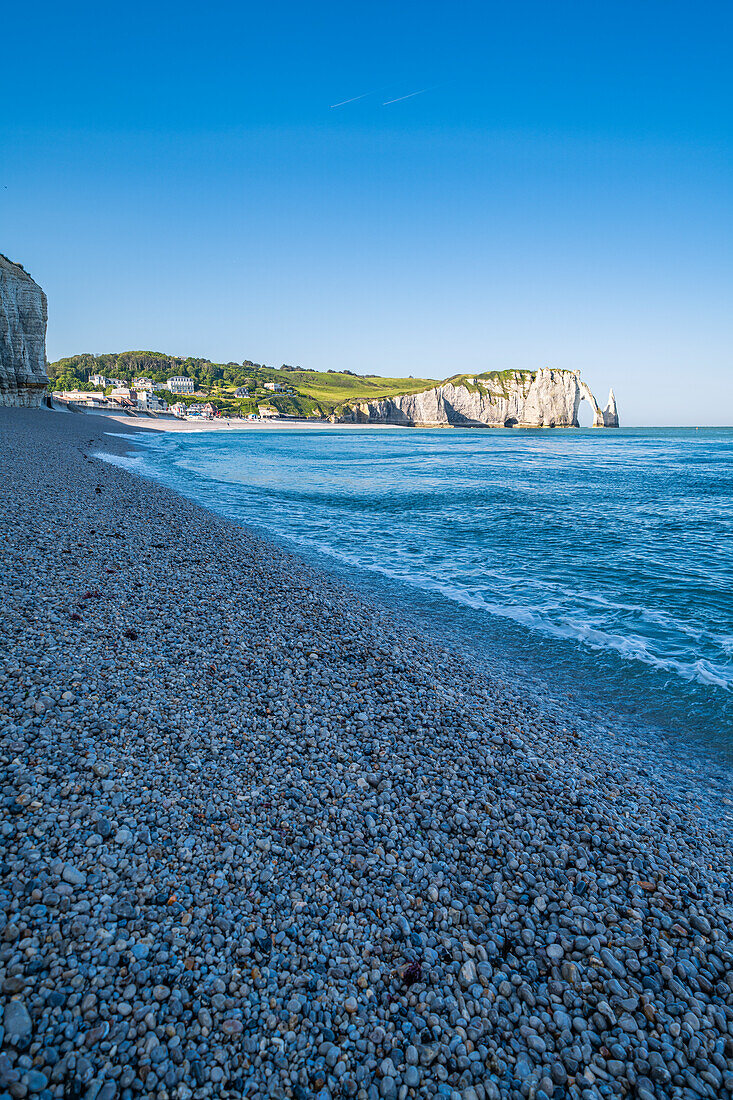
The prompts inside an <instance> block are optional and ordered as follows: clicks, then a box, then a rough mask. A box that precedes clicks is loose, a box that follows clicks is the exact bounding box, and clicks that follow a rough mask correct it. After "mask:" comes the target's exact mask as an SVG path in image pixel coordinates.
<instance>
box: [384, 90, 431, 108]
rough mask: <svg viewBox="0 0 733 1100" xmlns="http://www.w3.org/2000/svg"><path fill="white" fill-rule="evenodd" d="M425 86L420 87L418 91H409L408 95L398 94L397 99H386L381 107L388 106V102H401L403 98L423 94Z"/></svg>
mask: <svg viewBox="0 0 733 1100" xmlns="http://www.w3.org/2000/svg"><path fill="white" fill-rule="evenodd" d="M427 90H428V89H427V88H421V89H420V91H419V92H410V93H409V95H398V96H397V99H388V100H387V102H386V103H383V104H382V106H383V107H389V105H390V103H401V102H402V100H403V99H412V97H413V96H415V95H423V93H424V92H427Z"/></svg>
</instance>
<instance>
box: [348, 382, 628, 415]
mask: <svg viewBox="0 0 733 1100" xmlns="http://www.w3.org/2000/svg"><path fill="white" fill-rule="evenodd" d="M582 401H587V402H588V404H589V405H590V407H591V411H592V414H593V427H594V428H617V427H618V412H617V410H616V399H615V397H614V395H613V390H611V393H610V395H609V399H608V405H607V406H606V408H605V409H602V408H601V407H600V405H599V404H598V402H597V401H596V399H595V397H594V396H593V394H592V393H591V391H590V389H589V388H588V386H587V385H586V383H585V382H583V381H582V380H581V379H580V377H579V375H578V373H577V372H576V371H571V370H550V369H543V370H538V371H519V370H517V371H501V372H498V371H493V372H489V373H488V374H484V375H480V376H479V377H477V378H458V379H456V380H454V381H449V382H443V383H442V384H441V385H439V386H434V387H433V388H432V389H429V390H424V391H423V392H422V393H408V394H403V395H400V396H397V397H387V398H383V399H380V400H375V401H360V402H349V403H347V404H346V405H343V406H342V407H341V408H340V409H339V410H337V413H336V417H335V419H338V420H341V421H347V422H351V423H369V422H377V423H382V424H412V425H420V424H423V425H426V426H440V425H449V424H450V425H454V426H463V427H472V426H473V427H479V426H484V427H490V428H572V427H578V409H579V408H580V404H581V402H582Z"/></svg>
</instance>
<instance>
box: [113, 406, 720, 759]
mask: <svg viewBox="0 0 733 1100" xmlns="http://www.w3.org/2000/svg"><path fill="white" fill-rule="evenodd" d="M140 438H141V437H140V436H137V437H136V439H137V440H139V439H140ZM144 444H145V446H144V451H143V454H142V458H140V459H133V460H132V461H133V462H136V463H138V464H142V466H143V469H144V471H147V472H148V473H150V474H154V475H155V476H156V477H159V478H161V479H162V480H163V481H164V482H166V483H167V484H168V485H170V486H172V487H174V488H176V489H178V490H179V491H181V492H183V493H185V494H186V495H188V496H190V497H192V498H194V499H195V500H197V501H199V502H200V503H202V504H204V505H206V506H207V507H209V508H212V509H214V510H215V511H219V512H221V513H224V514H226V515H227V516H230V517H234V518H236V519H237V520H239V521H241V522H244V523H247V524H250V525H252V526H253V527H256V528H260V529H261V530H262V531H264V532H266V533H267V534H269V535H270V536H274V537H276V538H277V539H279V540H287V541H288V542H289V544H290V545H291V546H294V547H295V548H297V550H298V551H299V552H300V553H301V554H305V555H316V556H317V557H318V558H319V560H320V561H321V563H322V564H323V563H324V562H325V563H326V564H330V566H331V567H332V568H333V569H335V570H336V572H338V573H340V575H341V576H343V575H344V574H346V575H347V576H348V578H349V580H350V581H351V582H352V583H354V582H355V583H357V584H358V585H359V586H360V587H361V588H362V590H364V589H366V590H367V591H369V592H371V594H372V595H373V596H374V597H375V598H378V599H379V600H380V601H382V602H385V603H386V604H388V606H390V607H391V608H392V609H395V608H397V609H398V610H399V609H403V610H404V613H406V614H410V615H414V616H415V617H416V618H417V619H419V620H420V621H421V623H422V624H423V625H424V626H426V627H427V628H428V629H429V630H431V631H434V632H436V633H437V634H438V635H439V636H441V637H442V638H443V639H445V640H446V641H448V642H450V641H452V640H453V641H456V642H458V643H460V644H462V645H465V646H467V647H468V648H470V649H471V650H472V651H474V652H477V653H478V654H479V655H480V656H481V657H482V659H485V660H487V661H489V662H492V664H493V665H495V666H496V667H498V668H501V669H502V670H503V671H504V672H506V674H512V672H513V673H514V674H516V675H520V676H521V677H522V678H523V679H524V680H526V681H530V680H531V681H533V682H536V683H537V685H539V686H540V687H541V689H542V690H544V691H550V692H553V693H555V694H556V695H557V697H558V698H561V699H563V700H567V698H568V696H570V697H571V698H573V699H575V700H577V701H578V702H579V703H582V704H583V705H584V706H586V707H587V708H588V709H589V710H590V711H591V712H592V711H593V710H596V711H597V712H601V711H602V712H603V713H604V714H609V713H610V714H613V715H618V717H619V719H620V720H624V721H627V722H628V721H631V722H633V723H634V724H635V725H637V726H638V727H645V728H648V729H649V730H650V731H657V732H659V731H661V732H663V733H664V734H666V735H668V736H670V737H671V738H676V739H678V740H681V742H683V743H685V744H688V743H692V742H694V743H696V744H697V745H698V746H700V747H701V748H702V749H703V752H705V753H706V754H708V755H710V756H712V755H715V754H717V755H718V757H719V758H720V759H727V760H728V761H730V760H731V759H733V756H732V755H731V753H732V750H733V690H732V689H733V430H730V429H704V430H703V429H700V430H691V429H690V430H677V429H629V430H623V429H622V430H619V431H592V430H583V429H579V430H564V431H559V430H553V431H482V430H476V429H474V430H462V429H452V430H443V431H441V430H422V429H399V428H396V429H384V428H383V429H370V428H354V429H346V430H343V431H333V430H318V429H309V430H302V429H300V430H299V429H292V430H291V429H283V428H279V429H273V430H268V431H265V430H262V431H242V432H232V433H215V432H210V433H205V432H201V433H195V434H183V433H180V434H179V433H166V434H163V433H161V434H160V435H155V436H146V437H144Z"/></svg>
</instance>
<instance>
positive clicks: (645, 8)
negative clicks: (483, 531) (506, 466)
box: [0, 0, 733, 424]
mask: <svg viewBox="0 0 733 1100" xmlns="http://www.w3.org/2000/svg"><path fill="white" fill-rule="evenodd" d="M2 35H3V64H2V66H1V67H0V88H1V90H2V102H3V104H4V109H3V112H2V116H1V117H0V251H2V252H4V253H5V254H7V255H8V256H10V257H11V258H12V259H15V260H18V261H20V262H21V263H23V264H24V266H25V267H27V269H28V270H29V271H30V272H31V274H32V275H33V276H34V277H35V278H36V279H37V280H38V281H39V282H40V283H41V285H42V286H43V287H44V289H45V290H46V292H47V294H48V297H49V330H48V352H49V357H50V358H52V359H55V358H57V357H60V356H62V355H70V354H73V353H75V352H78V351H94V352H101V351H112V350H124V349H130V348H149V349H154V350H164V351H170V352H172V353H176V354H184V355H185V354H192V355H202V356H207V357H209V358H212V359H216V360H224V361H227V360H237V361H241V360H242V359H244V358H249V359H254V360H257V361H260V362H266V363H268V364H271V365H275V366H279V365H280V363H283V362H285V363H292V364H299V365H302V366H304V367H312V368H316V369H328V368H332V369H339V368H347V369H349V370H354V371H358V372H360V373H367V372H373V373H380V374H392V375H403V374H414V375H423V376H430V377H445V376H446V375H449V374H452V373H455V372H456V371H458V370H466V371H476V372H478V371H481V370H488V369H504V368H508V367H529V368H536V367H539V366H556V367H571V368H578V369H581V370H582V371H583V375H584V377H585V378H586V380H587V381H588V382H589V384H590V385H591V387H592V388H593V389H594V390H595V391H596V393H597V396H598V397H599V398H601V399H603V400H605V397H606V394H607V391H608V387H609V385H613V386H614V388H615V390H616V395H617V398H618V401H619V407H620V410H621V414H622V418H623V420H624V422H625V423H636V424H645V423H646V424H648V423H662V424H703V423H719V424H723V423H725V424H731V423H733V310H732V309H731V302H732V301H733V248H732V247H731V245H732V243H733V242H732V240H731V237H732V232H731V230H732V229H733V224H732V223H733V217H732V209H733V198H732V196H733V157H732V155H731V154H732V152H733V132H732V131H733V121H732V120H733V112H732V111H731V108H732V107H733V95H732V93H733V77H731V66H730V56H731V48H732V47H733V5H731V4H729V3H719V4H718V3H705V4H702V5H700V4H692V3H686V4H679V3H674V2H666V3H652V2H644V0H636V2H635V3H633V4H632V3H628V4H627V3H624V2H614V3H609V4H600V5H590V4H588V3H587V2H583V3H580V2H579V3H563V2H557V0H555V2H553V3H552V4H547V3H516V4H511V5H510V4H501V5H499V4H489V3H460V2H459V3H453V4H446V3H443V4H435V3H429V2H427V3H420V4H419V5H418V4H395V3H390V4H386V3H380V2H376V3H375V2H372V3H349V4H343V3H342V4H330V3H329V4H324V3H317V2H315V3H313V4H310V5H305V4H302V3H299V4H295V3H277V2H276V3H272V4H270V5H269V6H266V7H265V6H262V5H258V6H257V7H255V6H254V5H252V6H250V5H248V4H242V3H239V4H222V3H218V2H216V0H214V2H211V3H209V4H207V5H205V6H204V5H197V6H190V5H189V6H187V5H186V4H183V3H178V4H175V5H174V4H164V3H155V2H152V3H150V4H145V5H143V4H139V3H135V2H132V3H128V4H126V5H125V6H124V7H122V6H119V7H117V6H116V7H105V6H102V5H99V4H96V3H95V4H77V3H73V2H72V3H69V4H66V5H58V4H53V5H51V4H46V3H44V2H41V3H38V4H36V5H35V6H34V7H33V9H32V13H31V14H30V15H29V12H28V9H27V8H26V9H25V10H21V5H18V4H15V5H12V6H6V8H5V10H4V14H3V28H2ZM413 92H419V93H420V94H419V95H411V96H410V98H404V99H402V98H400V97H403V96H409V95H410V93H413ZM356 96H362V97H363V98H360V99H357V100H356V101H355V102H352V103H348V104H345V105H344V106H341V107H333V106H332V104H336V103H339V102H340V101H342V100H346V99H351V98H352V97H356ZM390 100H398V102H393V103H389V102H388V101H390ZM384 104H387V105H384Z"/></svg>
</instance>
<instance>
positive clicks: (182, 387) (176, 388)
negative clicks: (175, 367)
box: [165, 375, 194, 393]
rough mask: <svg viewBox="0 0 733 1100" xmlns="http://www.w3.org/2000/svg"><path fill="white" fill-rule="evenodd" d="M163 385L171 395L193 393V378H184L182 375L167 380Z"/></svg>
mask: <svg viewBox="0 0 733 1100" xmlns="http://www.w3.org/2000/svg"><path fill="white" fill-rule="evenodd" d="M165 385H166V389H169V390H170V391H171V393H193V391H194V381H193V378H186V377H185V376H184V375H176V377H175V378H169V379H168V381H167V382H166V384H165Z"/></svg>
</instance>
